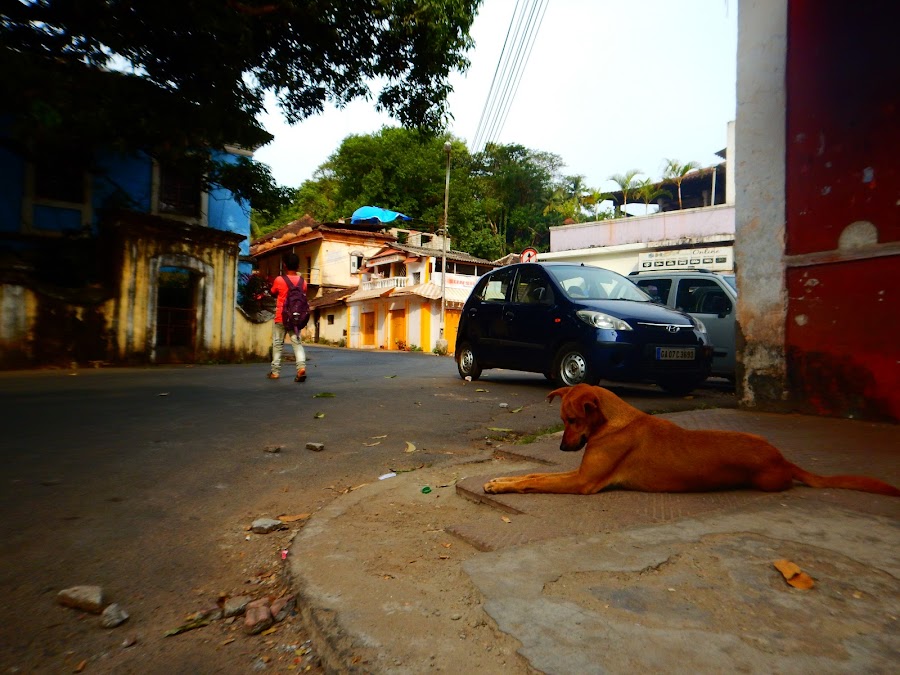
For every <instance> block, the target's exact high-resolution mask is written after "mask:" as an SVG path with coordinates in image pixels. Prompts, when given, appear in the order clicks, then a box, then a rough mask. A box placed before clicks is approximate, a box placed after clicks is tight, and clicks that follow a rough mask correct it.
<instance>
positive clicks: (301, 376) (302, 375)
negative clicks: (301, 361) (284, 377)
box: [294, 368, 306, 382]
mask: <svg viewBox="0 0 900 675" xmlns="http://www.w3.org/2000/svg"><path fill="white" fill-rule="evenodd" d="M294 382H306V368H301V369H300V370H298V371H297V377H295V378H294Z"/></svg>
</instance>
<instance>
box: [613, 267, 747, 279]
mask: <svg viewBox="0 0 900 675" xmlns="http://www.w3.org/2000/svg"><path fill="white" fill-rule="evenodd" d="M654 274H662V275H665V276H669V275H672V274H714V275H716V276H718V277H724V276H733V275H734V272H716V271H713V270H705V269H699V268H687V269H680V270H669V269H661V270H635V271H634V272H629V273H628V276H630V277H640V276H648V277H649V276H652V275H654Z"/></svg>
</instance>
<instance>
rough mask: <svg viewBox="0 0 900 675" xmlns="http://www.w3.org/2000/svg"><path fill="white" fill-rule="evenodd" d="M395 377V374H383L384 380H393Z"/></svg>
mask: <svg viewBox="0 0 900 675" xmlns="http://www.w3.org/2000/svg"><path fill="white" fill-rule="evenodd" d="M395 377H397V376H396V375H385V376H384V379H386V380H393V379H394V378H395Z"/></svg>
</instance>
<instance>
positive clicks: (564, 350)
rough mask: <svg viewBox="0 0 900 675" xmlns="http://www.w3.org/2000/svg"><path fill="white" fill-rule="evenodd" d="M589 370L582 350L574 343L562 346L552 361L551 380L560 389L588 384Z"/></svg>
mask: <svg viewBox="0 0 900 675" xmlns="http://www.w3.org/2000/svg"><path fill="white" fill-rule="evenodd" d="M590 378H591V369H590V365H589V363H588V358H587V356H586V355H585V353H584V350H583V349H582V348H581V347H579V346H578V345H577V344H575V343H574V342H570V343H569V344H565V345H563V346H562V347H561V348H560V350H559V351H558V352H556V359H554V361H553V380H554V381H555V382H556V384H557V385H559V386H560V387H573V386H575V385H576V384H581V383H582V382H586V383H588V384H590V381H591V380H590Z"/></svg>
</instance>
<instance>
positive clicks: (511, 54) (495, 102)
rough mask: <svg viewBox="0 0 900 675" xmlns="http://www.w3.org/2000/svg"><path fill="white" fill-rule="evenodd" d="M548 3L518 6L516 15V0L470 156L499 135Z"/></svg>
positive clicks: (546, 0) (537, 1) (531, 1)
mask: <svg viewBox="0 0 900 675" xmlns="http://www.w3.org/2000/svg"><path fill="white" fill-rule="evenodd" d="M548 3H549V0H526V2H525V3H524V4H522V5H521V11H520V3H519V0H517V2H516V7H515V9H514V10H513V16H512V17H511V19H510V25H509V29H508V30H507V34H506V39H505V40H504V42H503V50H502V52H501V55H500V59H499V60H498V62H497V68H496V69H495V71H494V78H493V80H492V81H491V88H490V91H489V92H488V96H487V99H486V101H485V105H484V108H483V109H482V112H481V118H480V119H479V121H478V128H477V130H476V132H475V140H474V142H473V145H472V151H473V152H477V151H478V150H480V149H481V148H482V147H483V146H485V145H487V144H488V143H491V142H493V141H495V140H496V139H497V137H499V135H500V133H501V132H502V131H503V126H504V125H505V124H506V119H507V117H508V116H509V111H510V109H511V106H512V102H513V100H514V99H515V97H516V93H517V92H518V88H519V83H520V82H521V79H522V75H523V74H524V72H525V66H526V65H527V64H528V59H529V58H530V57H531V52H532V49H533V48H534V41H535V38H536V37H537V34H538V31H539V30H540V27H541V24H542V23H543V20H544V15H545V14H546V12H547V5H548ZM510 37H512V41H510Z"/></svg>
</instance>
